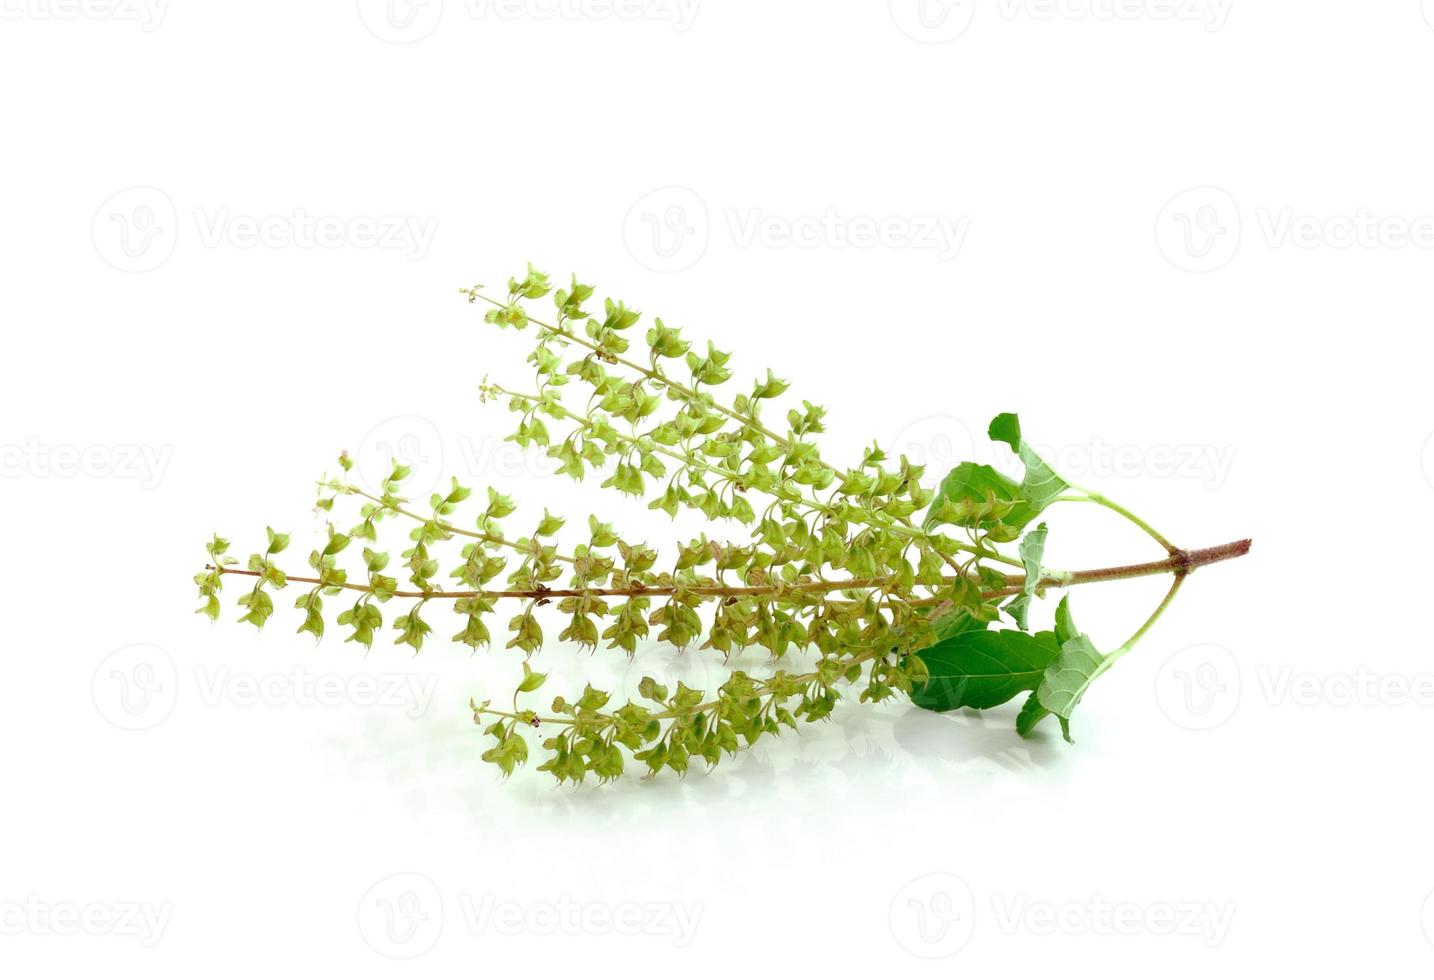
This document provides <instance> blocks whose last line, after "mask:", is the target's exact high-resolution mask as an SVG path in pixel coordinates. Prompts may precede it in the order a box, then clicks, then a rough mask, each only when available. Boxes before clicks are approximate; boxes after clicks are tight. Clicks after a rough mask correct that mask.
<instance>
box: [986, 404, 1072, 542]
mask: <svg viewBox="0 0 1434 980" xmlns="http://www.w3.org/2000/svg"><path fill="white" fill-rule="evenodd" d="M986 434H987V435H988V436H990V437H991V439H992V440H993V441H995V442H1004V443H1005V444H1006V445H1008V446H1010V447H1011V450H1012V451H1013V452H1014V453H1015V454H1016V455H1017V456H1019V457H1020V458H1021V464H1022V465H1023V466H1025V468H1026V475H1025V478H1024V479H1022V480H1021V484H1020V487H1019V496H1020V498H1021V500H1022V501H1024V504H1023V505H1022V504H1018V505H1017V506H1016V507H1015V508H1014V509H1012V511H1011V514H1010V515H1009V516H1008V517H1007V518H1006V523H1007V524H1013V525H1016V526H1019V527H1025V526H1026V525H1027V524H1029V523H1030V522H1031V521H1033V520H1035V518H1036V516H1037V515H1039V514H1040V512H1041V511H1043V510H1045V509H1046V507H1047V506H1048V505H1049V504H1050V503H1051V501H1053V500H1055V499H1056V498H1057V497H1059V496H1060V495H1061V494H1062V493H1064V492H1065V491H1066V490H1068V489H1069V488H1070V484H1069V483H1067V482H1066V481H1065V480H1063V479H1061V477H1060V476H1059V475H1057V473H1056V471H1055V470H1053V469H1051V468H1050V466H1048V465H1047V464H1046V461H1045V460H1043V459H1041V457H1040V456H1039V455H1038V454H1037V453H1036V451H1035V450H1034V449H1032V448H1031V446H1030V444H1029V443H1028V442H1026V440H1025V439H1022V438H1021V420H1020V419H1019V418H1017V417H1016V415H1014V414H1013V413H1011V412H1005V413H1003V414H1001V415H997V416H996V417H995V418H994V419H992V420H991V424H990V426H988V427H987V429H986Z"/></svg>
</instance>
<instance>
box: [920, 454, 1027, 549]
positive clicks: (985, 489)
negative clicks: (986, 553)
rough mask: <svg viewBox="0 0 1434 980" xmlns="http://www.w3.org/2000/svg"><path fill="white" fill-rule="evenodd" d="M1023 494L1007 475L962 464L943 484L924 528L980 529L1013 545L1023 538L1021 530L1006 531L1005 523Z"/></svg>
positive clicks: (949, 474)
mask: <svg viewBox="0 0 1434 980" xmlns="http://www.w3.org/2000/svg"><path fill="white" fill-rule="evenodd" d="M1019 494H1020V489H1019V487H1017V485H1016V482H1015V481H1014V480H1012V479H1011V478H1010V477H1008V476H1006V475H1005V474H1004V473H1001V472H998V471H997V470H995V469H993V468H992V467H990V466H986V465H984V464H979V463H961V464H960V465H959V466H957V467H956V468H955V469H953V470H952V471H951V472H950V473H948V474H946V478H945V479H944V480H942V481H941V486H940V488H939V489H938V490H937V492H936V496H935V497H934V498H932V500H931V506H930V508H928V509H927V511H926V520H925V522H924V524H925V526H926V527H928V528H930V527H933V526H935V525H937V524H959V525H961V526H964V527H979V528H981V529H982V530H984V531H987V532H990V533H991V535H992V537H994V538H995V539H996V540H998V541H1010V540H1012V539H1014V538H1015V537H1017V536H1018V535H1019V534H1020V528H1016V529H1014V530H1013V531H1008V530H1006V529H1005V527H1004V523H1005V522H1004V520H1003V519H1004V518H1005V516H1006V514H1008V513H1009V512H1010V511H1011V509H1012V508H1013V507H1014V506H1015V505H1016V501H1017V497H1018V496H1019Z"/></svg>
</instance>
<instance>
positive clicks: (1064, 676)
mask: <svg viewBox="0 0 1434 980" xmlns="http://www.w3.org/2000/svg"><path fill="white" fill-rule="evenodd" d="M1110 663H1111V660H1110V658H1108V657H1106V656H1105V655H1103V654H1102V653H1101V652H1100V651H1099V650H1097V649H1096V648H1095V644H1094V643H1092V642H1091V640H1090V637H1088V636H1086V635H1085V634H1084V633H1082V634H1080V635H1079V636H1075V637H1072V638H1071V639H1069V640H1067V641H1066V642H1065V643H1063V644H1061V654H1060V656H1059V657H1058V658H1057V659H1056V660H1055V662H1054V663H1052V664H1051V665H1050V666H1049V667H1047V668H1046V673H1045V676H1044V677H1042V678H1041V683H1040V686H1039V687H1037V688H1036V697H1037V699H1039V700H1040V703H1041V707H1043V708H1045V709H1046V710H1047V711H1049V712H1050V713H1051V714H1053V715H1055V716H1056V717H1058V718H1060V720H1061V734H1062V735H1063V736H1064V737H1065V740H1066V741H1067V742H1070V741H1073V739H1072V738H1071V730H1070V720H1071V714H1072V713H1073V712H1074V711H1075V709H1076V705H1078V704H1080V699H1081V697H1082V696H1084V695H1085V692H1086V689H1087V688H1089V687H1090V685H1091V682H1093V681H1094V680H1095V679H1096V678H1097V677H1099V676H1100V675H1101V674H1103V673H1105V670H1106V668H1107V667H1109V666H1110Z"/></svg>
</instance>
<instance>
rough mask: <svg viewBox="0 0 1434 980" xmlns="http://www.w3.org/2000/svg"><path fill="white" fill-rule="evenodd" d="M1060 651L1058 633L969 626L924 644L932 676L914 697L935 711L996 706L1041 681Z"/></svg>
mask: <svg viewBox="0 0 1434 980" xmlns="http://www.w3.org/2000/svg"><path fill="white" fill-rule="evenodd" d="M1059 653H1060V647H1059V646H1058V645H1057V644H1056V636H1055V634H1054V633H1049V632H1042V633H1035V634H1031V633H1022V632H1018V631H1016V630H999V631H995V632H991V631H987V630H968V631H966V632H963V633H958V634H957V635H955V636H952V637H949V638H947V639H945V640H942V641H940V642H939V643H936V644H935V645H933V646H930V647H927V648H926V649H925V650H922V651H921V653H920V654H918V656H919V657H920V658H921V660H922V662H923V663H925V665H926V669H927V672H928V674H929V678H928V679H927V680H926V682H925V683H923V684H921V685H919V686H917V687H915V688H913V690H912V694H911V700H912V701H913V702H915V704H916V705H918V706H919V707H922V708H926V709H928V710H930V711H950V710H951V709H952V708H991V707H995V706H996V705H998V704H1004V703H1005V702H1007V701H1009V700H1011V698H1013V697H1015V696H1016V695H1017V694H1020V693H1021V692H1022V691H1030V690H1033V689H1034V688H1035V687H1036V685H1037V684H1039V683H1040V681H1041V678H1042V677H1043V676H1044V674H1045V671H1046V668H1047V666H1048V665H1049V664H1050V663H1051V661H1053V660H1054V659H1055V658H1056V656H1057V655H1058V654H1059Z"/></svg>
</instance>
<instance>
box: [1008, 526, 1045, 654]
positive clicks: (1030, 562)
mask: <svg viewBox="0 0 1434 980" xmlns="http://www.w3.org/2000/svg"><path fill="white" fill-rule="evenodd" d="M1020 553H1021V564H1022V565H1024V566H1025V567H1026V581H1025V582H1024V583H1023V584H1022V586H1021V593H1020V595H1018V596H1016V597H1015V598H1013V599H1012V600H1011V601H1010V602H1008V603H1006V612H1007V613H1009V614H1010V616H1011V618H1012V619H1014V620H1015V621H1016V625H1017V626H1019V627H1020V628H1021V629H1025V628H1026V618H1027V615H1028V614H1029V613H1030V609H1031V600H1032V599H1034V598H1035V595H1036V589H1037V587H1039V586H1040V584H1041V575H1042V568H1041V559H1042V558H1043V557H1044V556H1045V553H1046V525H1045V523H1044V522H1043V523H1041V524H1038V525H1037V526H1036V528H1035V529H1034V530H1032V531H1029V532H1027V533H1026V536H1025V537H1024V538H1022V539H1021V547H1020Z"/></svg>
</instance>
